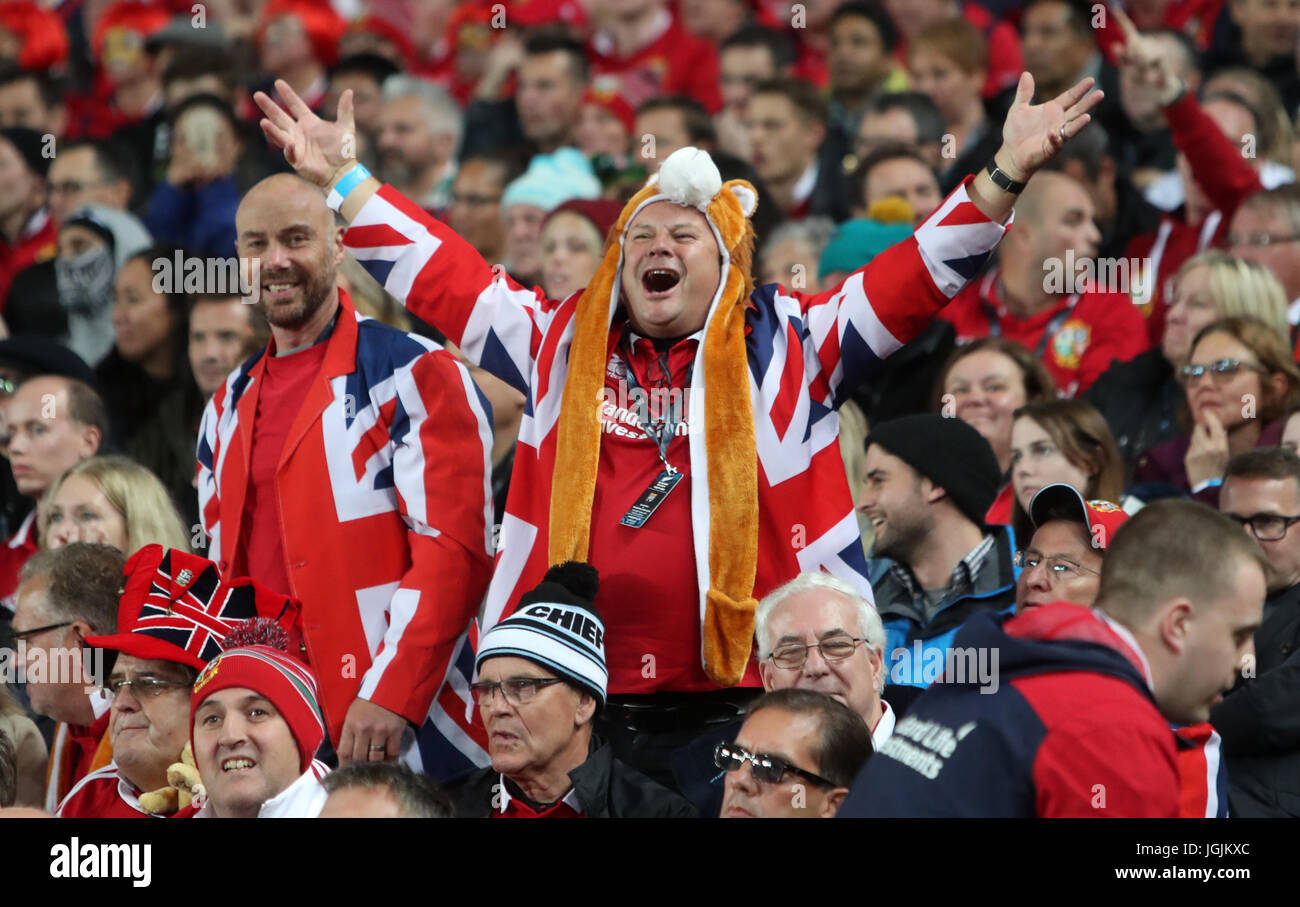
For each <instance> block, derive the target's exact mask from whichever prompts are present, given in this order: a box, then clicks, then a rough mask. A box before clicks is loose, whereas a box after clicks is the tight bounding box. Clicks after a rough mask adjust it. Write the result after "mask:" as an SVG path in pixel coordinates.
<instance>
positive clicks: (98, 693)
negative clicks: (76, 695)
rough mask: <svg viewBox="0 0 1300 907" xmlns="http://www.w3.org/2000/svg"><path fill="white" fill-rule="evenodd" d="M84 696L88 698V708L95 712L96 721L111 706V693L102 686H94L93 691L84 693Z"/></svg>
mask: <svg viewBox="0 0 1300 907" xmlns="http://www.w3.org/2000/svg"><path fill="white" fill-rule="evenodd" d="M132 692H134V691H132ZM86 698H87V699H89V700H90V710H91V711H92V712H94V713H95V720H96V721H98V720H99V719H100V718H101V717H103V714H104V713H105V712H107V711H108V710H109V709H110V708H112V707H113V694H112V693H110V692H108V690H105V689H104V688H103V687H96V688H95V690H94V691H93V692H90V693H87V694H86Z"/></svg>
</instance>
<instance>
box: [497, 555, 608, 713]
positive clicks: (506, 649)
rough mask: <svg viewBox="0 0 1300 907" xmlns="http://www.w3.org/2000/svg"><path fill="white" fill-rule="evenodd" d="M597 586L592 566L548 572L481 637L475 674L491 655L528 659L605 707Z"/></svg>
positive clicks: (605, 673)
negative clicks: (507, 615) (588, 694)
mask: <svg viewBox="0 0 1300 907" xmlns="http://www.w3.org/2000/svg"><path fill="white" fill-rule="evenodd" d="M599 586H600V577H599V574H597V572H596V568H595V567H593V566H591V565H590V564H584V563H581V562H579V561H567V562H566V563H563V564H557V565H555V566H554V567H552V568H550V569H549V570H547V571H546V575H545V576H544V577H543V578H542V582H541V584H540V585H538V586H537V588H536V589H533V590H532V591H531V592H528V593H526V594H525V595H524V596H523V598H521V599H520V600H519V607H518V608H516V609H515V613H514V614H512V615H510V616H509V617H507V618H506V619H505V620H503V621H501V622H500V623H498V624H496V625H495V626H493V627H492V629H490V630H488V631H487V632H486V633H484V634H483V636H482V637H481V638H480V639H479V647H478V655H477V656H476V657H475V659H474V673H475V675H476V676H477V675H478V673H479V670H480V669H481V668H482V667H483V662H485V661H487V660H488V659H489V658H495V657H497V656H499V655H514V656H516V657H518V658H526V659H528V660H529V661H532V662H535V663H536V664H538V665H540V666H541V667H543V668H546V669H547V670H548V671H551V672H552V673H554V674H555V676H557V677H560V678H563V679H564V680H566V681H568V682H569V683H572V684H573V685H574V686H576V687H578V688H579V689H581V690H585V691H586V692H588V693H590V694H591V695H592V696H594V697H596V703H597V706H598V707H600V708H603V707H604V705H605V690H606V687H608V685H609V669H608V668H607V667H606V666H605V621H604V620H603V619H602V618H601V616H600V613H599V612H598V611H597V610H596V607H595V605H593V604H592V602H593V601H594V600H595V598H596V590H597V589H598V588H599Z"/></svg>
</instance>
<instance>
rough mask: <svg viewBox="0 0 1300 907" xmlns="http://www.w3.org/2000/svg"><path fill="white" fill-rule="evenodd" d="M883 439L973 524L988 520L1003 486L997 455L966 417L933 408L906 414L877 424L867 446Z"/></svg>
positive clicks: (893, 452)
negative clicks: (951, 416)
mask: <svg viewBox="0 0 1300 907" xmlns="http://www.w3.org/2000/svg"><path fill="white" fill-rule="evenodd" d="M872 444H879V445H880V446H881V447H883V448H884V449H885V450H886V451H888V452H889V453H891V454H893V455H894V456H896V457H898V458H899V459H900V460H902V461H903V462H904V463H906V464H907V465H908V466H910V467H912V468H913V469H915V470H916V471H917V472H919V473H920V474H921V475H923V476H925V477H926V478H927V479H929V480H930V481H931V482H933V483H934V484H936V485H938V486H939V487H940V488H942V489H943V490H944V491H945V492H947V493H948V497H949V498H950V499H951V500H952V503H953V505H954V506H955V507H956V508H957V509H958V510H960V511H961V512H962V513H963V514H964V515H965V516H966V517H967V519H969V520H970V521H971V522H972V523H974V524H975V525H977V526H983V525H984V515H985V514H987V513H988V510H989V508H990V507H991V506H993V500H994V499H995V498H996V497H997V496H998V489H999V488H1000V487H1001V485H1002V470H1001V469H1000V468H999V467H998V458H997V457H996V456H995V455H994V453H993V448H992V447H990V446H989V442H988V441H987V440H985V438H984V436H983V435H981V434H980V433H979V432H977V431H976V430H975V429H973V428H971V427H970V426H969V425H967V424H966V423H965V422H963V421H962V420H961V419H949V418H945V417H943V416H939V415H935V414H934V413H921V414H919V415H914V416H903V417H902V418H899V419H891V420H890V421H888V422H883V423H881V424H880V425H877V426H876V427H875V429H873V430H872V432H871V434H869V435H867V442H866V447H868V448H870V447H871V445H872Z"/></svg>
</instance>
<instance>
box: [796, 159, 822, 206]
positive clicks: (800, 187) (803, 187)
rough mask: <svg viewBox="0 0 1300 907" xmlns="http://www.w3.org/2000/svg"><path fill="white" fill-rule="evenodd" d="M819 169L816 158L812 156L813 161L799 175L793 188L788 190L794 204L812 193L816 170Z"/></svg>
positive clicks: (815, 182) (815, 185) (802, 200)
mask: <svg viewBox="0 0 1300 907" xmlns="http://www.w3.org/2000/svg"><path fill="white" fill-rule="evenodd" d="M819 169H820V168H819V166H818V164H817V159H816V158H814V159H813V162H812V163H811V164H809V165H808V169H807V170H805V171H804V172H803V176H801V177H799V181H798V182H796V183H795V184H794V189H792V190H790V194H791V196H792V198H793V199H794V203H795V204H796V205H798V204H800V203H802V202H804V201H805V200H807V199H808V197H809V196H811V195H812V194H813V189H815V188H817V172H818V170H819Z"/></svg>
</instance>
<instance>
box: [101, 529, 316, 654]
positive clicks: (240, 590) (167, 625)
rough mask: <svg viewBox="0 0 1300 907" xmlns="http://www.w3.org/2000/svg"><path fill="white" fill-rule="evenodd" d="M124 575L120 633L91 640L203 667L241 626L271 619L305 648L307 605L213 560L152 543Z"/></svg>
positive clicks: (291, 640)
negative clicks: (230, 573) (228, 573)
mask: <svg viewBox="0 0 1300 907" xmlns="http://www.w3.org/2000/svg"><path fill="white" fill-rule="evenodd" d="M122 573H123V575H124V576H125V577H126V583H125V585H124V587H123V589H122V592H121V597H120V598H119V600H118V606H117V633H115V634H113V635H112V636H88V637H86V642H87V643H89V644H90V645H92V646H95V647H97V648H101V649H108V650H110V651H115V652H122V653H124V654H126V655H131V656H133V657H135V658H149V659H160V660H162V661H175V662H179V663H180V664H187V665H189V666H190V667H193V668H195V669H197V670H202V669H203V668H204V667H205V666H206V665H207V663H208V662H210V661H211V660H212V659H214V658H216V657H217V656H218V655H220V654H221V652H222V651H223V649H224V645H223V643H224V642H225V638H226V636H228V635H229V634H230V633H231V632H232V631H234V630H235V628H237V627H238V626H240V625H241V624H243V623H244V622H245V621H248V620H252V619H253V618H256V617H263V618H268V619H270V620H272V621H274V622H276V623H277V624H279V625H280V626H282V627H283V628H284V629H285V632H286V633H287V634H288V636H289V651H290V652H296V651H298V650H299V646H300V642H301V630H300V626H299V625H300V621H299V614H300V612H301V608H302V605H301V603H300V602H299V601H298V600H297V599H296V598H290V597H289V596H287V595H281V594H280V593H278V592H272V591H271V590H270V589H267V588H266V587H265V586H263V585H261V584H260V583H258V582H255V581H254V580H251V579H249V578H247V577H237V578H234V579H230V580H223V579H222V578H221V576H220V574H219V573H218V572H217V565H216V564H214V563H213V562H212V561H210V560H208V559H207V558H204V557H199V556H198V555H196V554H190V553H189V552H188V551H177V550H176V549H174V548H169V549H166V550H164V549H163V547H162V546H161V545H146V546H145V547H143V548H141V549H140V550H139V551H137V552H136V553H135V554H133V555H132V556H131V559H130V560H128V561H127V562H126V567H125V569H124V570H123V571H122Z"/></svg>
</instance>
